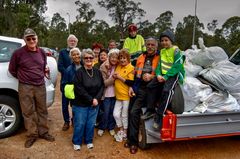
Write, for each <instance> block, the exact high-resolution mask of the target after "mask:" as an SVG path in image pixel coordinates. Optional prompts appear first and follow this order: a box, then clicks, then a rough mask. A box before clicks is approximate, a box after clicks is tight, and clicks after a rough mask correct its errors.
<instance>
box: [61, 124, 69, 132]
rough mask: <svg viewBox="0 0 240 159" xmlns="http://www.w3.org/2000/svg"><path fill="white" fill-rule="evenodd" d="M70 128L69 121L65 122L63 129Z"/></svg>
mask: <svg viewBox="0 0 240 159" xmlns="http://www.w3.org/2000/svg"><path fill="white" fill-rule="evenodd" d="M68 129H69V122H65V123H64V125H63V127H62V131H67V130H68Z"/></svg>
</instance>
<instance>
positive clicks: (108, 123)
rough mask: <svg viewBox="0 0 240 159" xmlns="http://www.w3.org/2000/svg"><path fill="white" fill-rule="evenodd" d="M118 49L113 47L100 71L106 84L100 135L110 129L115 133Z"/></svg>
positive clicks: (111, 133) (112, 133)
mask: <svg viewBox="0 0 240 159" xmlns="http://www.w3.org/2000/svg"><path fill="white" fill-rule="evenodd" d="M118 53H119V50H118V49H111V50H110V51H109V53H108V60H107V61H106V62H104V63H103V64H102V65H101V66H100V71H101V72H102V76H103V79H104V84H105V91H104V94H103V98H104V100H103V105H102V109H103V115H102V116H101V119H100V123H99V126H98V128H99V130H98V133H97V134H98V135H99V136H102V135H103V134H104V131H105V130H109V133H110V135H112V136H114V135H115V131H114V128H115V125H116V122H115V119H114V117H113V110H114V105H115V101H116V98H115V91H114V81H115V79H114V77H113V74H114V71H115V68H116V66H117V64H118Z"/></svg>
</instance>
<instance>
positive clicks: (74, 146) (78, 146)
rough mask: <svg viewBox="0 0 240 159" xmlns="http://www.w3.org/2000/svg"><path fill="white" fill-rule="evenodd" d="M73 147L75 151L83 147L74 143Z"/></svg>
mask: <svg viewBox="0 0 240 159" xmlns="http://www.w3.org/2000/svg"><path fill="white" fill-rule="evenodd" d="M73 149H74V150H75V151H79V150H80V149H81V146H80V145H73Z"/></svg>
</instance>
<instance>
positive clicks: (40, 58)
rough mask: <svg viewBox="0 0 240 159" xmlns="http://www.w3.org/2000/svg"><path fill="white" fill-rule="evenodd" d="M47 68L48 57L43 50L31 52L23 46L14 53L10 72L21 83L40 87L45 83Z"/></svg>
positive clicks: (38, 49)
mask: <svg viewBox="0 0 240 159" xmlns="http://www.w3.org/2000/svg"><path fill="white" fill-rule="evenodd" d="M45 66H46V55H45V53H44V51H43V50H41V49H40V48H37V50H36V51H30V50H29V49H28V48H27V46H23V47H21V48H19V49H17V50H16V51H14V53H13V55H12V57H11V60H10V63H9V72H10V73H11V74H12V75H13V76H14V77H16V78H17V79H18V80H19V82H21V83H25V84H30V85H36V86H38V85H42V84H44V83H45V81H44V75H45Z"/></svg>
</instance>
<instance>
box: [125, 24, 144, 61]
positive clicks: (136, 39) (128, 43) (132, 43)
mask: <svg viewBox="0 0 240 159" xmlns="http://www.w3.org/2000/svg"><path fill="white" fill-rule="evenodd" d="M128 33H129V37H127V38H126V40H125V41H124V45H123V48H125V49H127V50H128V52H129V53H130V55H131V63H132V65H133V66H135V64H136V60H137V58H138V56H140V55H141V53H142V52H144V51H146V47H145V42H144V39H143V37H142V36H141V35H139V34H137V26H136V25H135V24H130V25H129V26H128Z"/></svg>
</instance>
